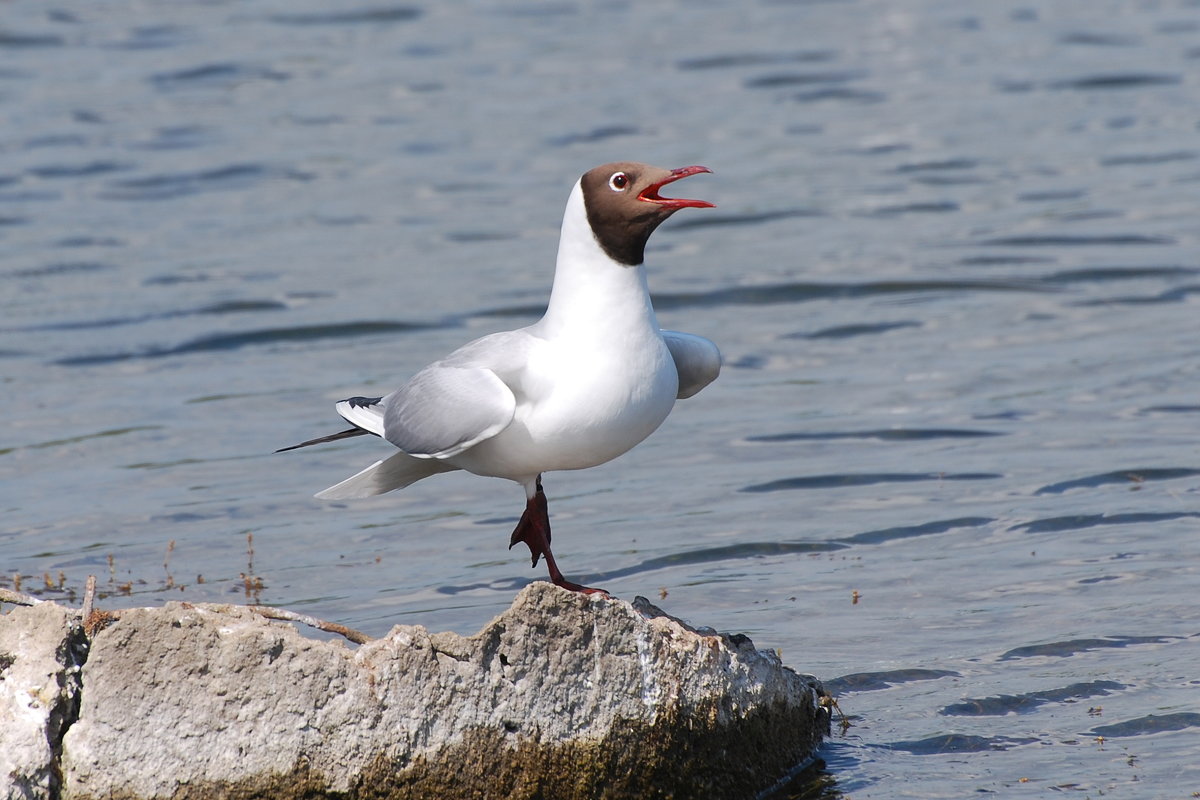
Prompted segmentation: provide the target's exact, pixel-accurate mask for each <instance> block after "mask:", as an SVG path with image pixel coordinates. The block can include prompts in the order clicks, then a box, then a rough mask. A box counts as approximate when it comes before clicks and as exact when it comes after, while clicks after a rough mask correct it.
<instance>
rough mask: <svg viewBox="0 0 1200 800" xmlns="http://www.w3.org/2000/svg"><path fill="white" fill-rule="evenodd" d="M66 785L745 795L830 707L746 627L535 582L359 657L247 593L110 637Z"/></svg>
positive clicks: (189, 791)
mask: <svg viewBox="0 0 1200 800" xmlns="http://www.w3.org/2000/svg"><path fill="white" fill-rule="evenodd" d="M84 685H85V691H84V694H83V702H82V705H81V707H80V712H79V719H78V721H77V722H75V724H74V725H72V726H71V728H70V730H69V731H68V732H67V735H66V737H65V740H64V743H63V753H62V773H63V780H64V791H63V797H66V798H91V797H129V798H167V797H170V798H174V799H175V800H186V798H201V797H203V798H209V797H213V796H238V797H243V796H244V797H252V796H259V797H271V798H293V797H295V798H299V797H313V796H321V795H325V794H334V793H339V794H343V795H345V796H350V797H365V796H370V797H394V798H455V797H471V798H476V797H478V798H483V797H490V798H534V797H553V798H556V799H557V800H571V799H572V798H588V799H589V800H593V799H594V798H602V797H611V798H632V797H637V798H652V797H688V798H697V799H699V798H706V797H713V798H716V797H720V798H739V797H746V798H749V797H754V796H755V795H756V794H758V793H759V792H761V791H762V790H763V789H764V788H766V787H768V786H770V785H771V784H772V783H773V782H774V781H775V780H776V779H778V778H780V777H782V776H784V775H785V774H787V772H788V771H789V770H790V769H792V768H793V767H795V766H797V765H798V764H800V763H802V762H804V761H805V760H806V759H807V758H808V757H809V755H810V754H811V752H812V750H813V749H814V748H815V747H816V745H817V744H818V743H819V741H820V738H821V736H822V733H823V732H824V730H825V728H826V727H827V722H828V717H827V714H826V713H825V711H824V710H823V709H822V708H821V707H820V706H819V705H818V703H817V699H818V696H819V695H820V694H821V693H822V692H823V690H822V689H821V687H820V684H819V683H817V682H816V680H815V679H812V678H808V677H802V676H799V675H797V674H796V673H794V672H792V671H791V670H790V669H788V668H786V667H784V666H783V665H782V664H781V663H780V662H779V659H778V658H777V657H776V655H775V654H774V653H771V652H768V651H758V650H755V649H754V646H753V644H752V643H750V642H749V640H748V639H746V638H745V637H740V638H737V637H723V636H719V635H712V634H707V635H706V634H705V633H702V632H697V631H695V630H692V629H689V628H688V627H687V626H686V625H683V624H682V623H680V622H679V621H677V620H674V619H672V618H669V617H667V616H665V615H661V612H660V611H658V609H655V608H654V607H653V606H650V605H649V604H648V603H646V602H645V601H640V604H639V605H638V607H637V608H635V607H634V606H633V605H631V604H629V603H627V602H624V601H620V600H613V599H608V598H604V597H596V596H592V597H588V596H583V595H579V594H575V593H572V592H567V591H564V590H562V589H559V588H557V587H554V586H552V585H551V584H548V583H535V584H533V585H531V586H529V587H527V588H526V589H525V590H523V591H522V592H521V593H520V595H519V596H518V597H517V598H516V600H515V601H514V603H513V605H512V606H511V607H510V608H509V609H508V610H506V611H505V612H504V613H503V614H501V615H500V616H498V617H497V618H496V619H494V620H493V621H492V622H490V623H489V624H488V625H486V626H485V627H484V628H483V630H481V631H480V632H479V633H478V634H476V635H474V636H470V637H463V636H459V635H456V634H453V633H434V634H431V633H429V632H428V631H426V630H425V628H423V627H420V626H409V625H398V626H396V627H395V628H393V629H392V631H391V632H390V633H389V634H388V635H387V636H386V637H384V638H381V639H377V640H374V641H371V642H369V643H367V644H364V645H362V646H360V647H358V648H357V649H351V648H350V647H348V646H346V645H344V644H343V643H341V642H328V641H315V640H311V639H307V638H305V637H304V636H302V635H301V634H300V633H299V632H298V631H296V630H295V629H294V628H292V627H291V626H290V625H286V624H281V623H277V622H270V621H267V620H264V619H263V618H262V617H260V616H258V615H256V614H254V613H253V612H251V611H249V610H248V609H245V608H241V607H237V606H199V605H196V606H193V605H188V604H184V603H169V604H167V605H166V606H164V607H162V608H157V609H136V610H131V611H125V612H123V613H122V615H121V617H120V619H118V620H117V621H115V622H113V623H112V624H111V625H109V626H108V627H107V628H105V629H104V630H102V631H100V632H99V633H98V634H97V635H96V636H95V638H94V639H93V642H92V650H91V654H90V656H89V659H88V662H87V665H86V667H85V669H84Z"/></svg>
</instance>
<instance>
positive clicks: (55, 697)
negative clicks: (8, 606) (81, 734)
mask: <svg viewBox="0 0 1200 800" xmlns="http://www.w3.org/2000/svg"><path fill="white" fill-rule="evenodd" d="M85 653H86V641H85V639H84V637H83V632H82V630H81V629H80V627H79V623H78V621H77V620H76V618H75V614H74V612H71V611H68V610H67V609H65V608H63V607H62V606H58V605H55V604H54V603H40V604H38V605H36V606H30V607H27V608H16V609H14V610H12V611H10V612H9V613H7V614H2V615H0V798H4V800H16V799H17V798H20V800H47V799H48V798H52V797H55V796H56V794H57V792H58V789H59V779H58V763H57V756H58V748H59V743H60V741H61V739H62V735H63V731H64V730H65V729H66V726H67V725H69V724H70V723H71V722H72V721H73V720H74V719H75V713H76V710H77V707H78V702H79V665H80V663H81V662H82V659H83V658H84V656H85Z"/></svg>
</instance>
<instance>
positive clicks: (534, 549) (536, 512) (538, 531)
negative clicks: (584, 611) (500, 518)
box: [508, 475, 608, 597]
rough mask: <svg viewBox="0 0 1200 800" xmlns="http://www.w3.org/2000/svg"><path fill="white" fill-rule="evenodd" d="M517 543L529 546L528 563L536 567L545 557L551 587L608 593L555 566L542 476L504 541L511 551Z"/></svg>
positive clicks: (588, 592) (586, 592)
mask: <svg viewBox="0 0 1200 800" xmlns="http://www.w3.org/2000/svg"><path fill="white" fill-rule="evenodd" d="M517 542H524V543H525V544H527V545H528V546H529V553H530V555H531V556H533V563H532V565H531V566H534V567H536V566H537V563H538V559H539V558H541V557H542V556H545V558H546V569H547V570H549V572H550V580H551V581H552V582H553V583H554V585H555V586H561V587H562V588H564V589H567V590H569V591H572V592H580V593H582V594H602V595H604V596H605V597H607V596H608V592H606V591H604V590H603V589H593V588H591V587H589V586H582V585H580V584H578V583H573V582H571V581H569V580H567V579H566V578H564V577H563V574H562V573H561V572H560V571H559V569H558V565H557V564H555V563H554V554H553V553H551V552H550V511H549V509H548V507H547V505H546V493H545V492H543V491H542V477H541V476H540V475H539V476H538V479H537V492H536V493H535V494H534V495H533V497H531V498H529V501H528V502H527V503H526V504H525V513H523V514H522V515H521V521H520V522H518V523H517V527H516V528H515V529H514V530H513V533H512V538H511V539H509V542H508V548H509V549H510V550H511V549H512V548H513V547H514V546H515V545H516V543H517Z"/></svg>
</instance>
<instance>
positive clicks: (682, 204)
mask: <svg viewBox="0 0 1200 800" xmlns="http://www.w3.org/2000/svg"><path fill="white" fill-rule="evenodd" d="M701 172H712V170H711V169H709V168H708V167H699V166H696V167H680V168H679V169H673V170H671V174H670V175H669V176H668V177H666V178H664V179H663V180H661V181H659V182H658V183H655V184H652V185H650V186H647V187H646V188H645V189H643V190H642V192H641V194H639V195H638V200H644V201H646V202H647V203H657V204H658V205H660V206H662V207H663V208H669V209H672V210H674V209H677V208H715V206H713V204H712V203H710V202H708V201H707V200H685V199H683V198H675V197H660V196H659V194H658V190H659V189H661V188H662V187H664V186H666V185H667V184H668V183H674V182H675V181H678V180H682V179H684V178H686V177H688V176H689V175H697V174H699V173H701Z"/></svg>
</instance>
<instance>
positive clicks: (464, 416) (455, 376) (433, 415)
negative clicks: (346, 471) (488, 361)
mask: <svg viewBox="0 0 1200 800" xmlns="http://www.w3.org/2000/svg"><path fill="white" fill-rule="evenodd" d="M384 404H385V405H386V410H385V411H384V417H383V436H384V438H385V439H387V440H388V441H389V442H391V443H392V444H394V445H396V447H399V448H400V449H401V450H403V451H404V452H406V453H408V454H409V455H412V456H416V457H418V458H449V457H451V456H455V455H458V454H459V453H461V452H462V451H464V450H466V449H467V448H469V447H471V446H473V445H476V444H478V443H479V442H482V441H483V440H484V439H490V438H491V437H493V436H495V435H496V434H498V433H499V432H500V431H502V430H504V429H505V428H507V427H508V424H509V423H510V422H512V418H513V414H514V413H515V412H516V409H517V401H516V398H515V397H514V396H513V393H512V390H511V389H509V388H508V386H507V385H506V384H505V383H504V381H502V380H501V379H500V377H499V376H497V375H496V373H495V372H493V371H492V370H490V369H488V368H486V367H482V366H451V365H449V364H447V363H446V362H445V361H440V362H438V363H436V364H431V365H430V366H428V367H426V368H425V369H423V370H421V371H420V372H418V373H417V374H416V375H414V376H413V378H412V380H410V381H409V382H408V383H406V384H405V385H404V386H402V387H401V388H399V389H397V390H396V391H395V392H393V393H392V394H391V395H389V396H388V397H386V398H384Z"/></svg>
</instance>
